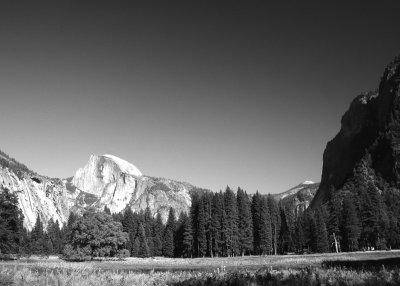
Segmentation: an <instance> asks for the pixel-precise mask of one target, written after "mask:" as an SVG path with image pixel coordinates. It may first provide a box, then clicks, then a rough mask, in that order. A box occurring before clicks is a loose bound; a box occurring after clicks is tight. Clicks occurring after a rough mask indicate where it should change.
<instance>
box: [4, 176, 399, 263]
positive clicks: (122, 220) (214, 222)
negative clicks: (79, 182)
mask: <svg viewBox="0 0 400 286" xmlns="http://www.w3.org/2000/svg"><path fill="white" fill-rule="evenodd" d="M357 178H358V177H357V176H355V178H354V180H352V181H349V182H348V183H347V184H346V185H345V186H344V188H343V189H341V190H333V191H332V193H331V197H330V199H329V200H328V203H327V204H325V205H323V206H321V207H319V208H317V209H311V208H308V209H306V210H305V211H302V210H297V209H296V208H295V202H294V201H293V200H292V201H290V200H289V201H285V202H282V201H281V202H277V201H276V200H275V199H274V197H273V196H272V195H270V194H268V195H262V194H260V193H259V192H256V193H255V194H253V195H249V194H247V193H246V191H244V190H243V189H241V188H238V189H237V191H236V192H235V191H233V190H232V189H231V188H229V187H227V188H226V189H225V191H220V192H210V191H208V192H193V193H192V195H191V196H192V205H191V208H190V210H189V212H188V213H186V212H182V213H180V214H179V215H178V214H176V213H175V211H174V209H173V208H170V209H169V214H168V219H167V221H166V223H163V220H162V217H161V215H160V214H159V213H158V214H157V215H156V216H153V215H152V213H151V210H150V209H149V208H147V209H145V210H141V211H139V212H133V211H132V209H131V208H130V207H127V208H125V209H124V210H123V211H122V212H120V213H114V214H111V213H110V210H109V209H108V208H107V207H105V209H104V211H102V212H98V211H97V212H96V211H95V210H88V211H86V212H85V213H84V214H83V215H82V216H80V215H76V214H74V213H72V212H71V214H70V216H69V218H68V221H67V223H65V224H64V226H63V227H62V228H61V227H60V225H59V223H58V222H57V221H53V220H50V221H49V222H48V223H47V228H46V230H45V229H44V227H43V222H42V221H41V219H40V217H39V216H38V218H37V220H36V224H35V226H34V228H33V229H32V231H26V230H25V229H24V228H23V216H22V213H21V211H20V210H19V208H18V201H17V197H16V195H15V194H13V193H11V192H10V191H8V190H3V191H2V192H0V251H1V252H2V253H21V254H24V253H25V254H39V255H50V254H62V255H63V256H64V257H66V258H69V259H71V260H88V259H91V258H93V257H126V256H133V257H153V256H165V257H233V256H239V255H276V254H284V253H309V252H334V251H337V252H339V251H356V250H360V249H363V250H368V249H387V248H398V247H399V246H400V245H399V244H400V229H399V222H400V208H399V204H400V195H399V192H398V190H397V189H395V188H393V187H388V186H386V188H384V191H382V192H379V191H378V190H377V189H376V188H375V187H374V186H372V185H370V186H368V185H362V184H364V183H363V181H362V180H359V179H357Z"/></svg>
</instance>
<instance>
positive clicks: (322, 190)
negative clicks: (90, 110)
mask: <svg viewBox="0 0 400 286" xmlns="http://www.w3.org/2000/svg"><path fill="white" fill-rule="evenodd" d="M399 86H400V58H397V59H395V60H394V61H393V62H392V63H391V64H390V65H389V66H388V67H387V68H386V69H385V72H384V74H383V76H382V79H381V83H380V85H379V89H378V91H376V92H369V93H365V94H361V95H359V96H357V97H356V98H355V99H354V100H353V102H352V103H351V105H350V108H349V110H348V111H347V112H346V113H345V114H344V116H343V118H342V122H341V129H340V131H339V133H338V134H337V135H336V136H335V138H334V139H333V140H331V141H330V142H328V144H327V146H326V149H325V152H324V156H323V169H322V177H321V185H320V187H319V189H318V192H317V194H316V195H315V198H314V200H313V201H312V204H311V205H312V206H313V207H314V206H317V205H320V204H322V203H324V202H326V201H327V200H328V199H329V196H330V193H331V192H332V191H333V190H337V189H340V188H342V187H343V185H344V184H345V183H346V182H347V181H348V180H350V179H351V178H352V176H353V173H354V172H353V171H354V169H355V167H356V166H357V164H360V162H361V161H362V160H364V161H365V160H367V161H368V162H369V163H368V164H369V167H370V168H371V169H372V172H373V173H374V174H375V175H376V176H379V177H380V178H381V179H383V180H384V181H386V182H387V183H389V184H394V185H396V186H399V183H400V89H399ZM366 158H368V159H366ZM365 179H366V180H367V179H368V178H365Z"/></svg>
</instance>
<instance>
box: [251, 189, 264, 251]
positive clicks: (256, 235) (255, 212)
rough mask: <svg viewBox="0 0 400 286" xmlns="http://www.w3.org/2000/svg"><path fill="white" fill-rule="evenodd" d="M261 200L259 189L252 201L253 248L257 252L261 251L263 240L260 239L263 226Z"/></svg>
mask: <svg viewBox="0 0 400 286" xmlns="http://www.w3.org/2000/svg"><path fill="white" fill-rule="evenodd" d="M261 202H262V197H261V195H260V193H259V192H258V191H257V192H256V193H255V194H254V195H253V198H252V202H251V215H252V219H253V249H254V253H255V254H260V253H261V240H260V230H261V228H262V225H261V224H262V220H261Z"/></svg>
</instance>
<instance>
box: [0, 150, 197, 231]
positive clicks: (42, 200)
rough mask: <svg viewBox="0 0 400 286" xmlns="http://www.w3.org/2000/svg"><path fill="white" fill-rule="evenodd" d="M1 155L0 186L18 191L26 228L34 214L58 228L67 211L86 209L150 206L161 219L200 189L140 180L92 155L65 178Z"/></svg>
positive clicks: (119, 162) (107, 158)
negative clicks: (53, 222)
mask: <svg viewBox="0 0 400 286" xmlns="http://www.w3.org/2000/svg"><path fill="white" fill-rule="evenodd" d="M3 154H5V153H4V152H1V153H0V155H2V156H0V188H2V189H4V188H7V189H9V190H11V191H12V192H15V193H17V196H18V201H19V205H20V208H21V210H22V212H23V214H24V218H25V219H24V225H25V227H26V228H27V229H28V230H31V229H32V228H33V226H34V224H35V221H36V218H37V216H38V215H39V216H40V218H41V221H43V222H44V224H45V226H46V224H47V221H49V220H50V219H53V220H54V221H56V220H57V221H59V223H60V225H61V226H62V225H63V224H64V223H65V222H66V221H67V219H68V216H69V213H70V212H71V211H72V212H75V213H81V212H83V211H84V210H85V209H86V208H88V207H91V208H93V207H94V208H96V209H98V210H101V209H104V206H107V207H109V208H110V209H111V211H112V212H120V211H123V209H124V208H125V207H126V206H127V205H129V207H131V209H132V210H133V211H138V210H141V209H145V208H147V207H149V208H150V210H151V212H152V214H153V215H154V216H155V215H156V214H157V213H160V214H161V216H162V218H163V220H164V221H166V219H167V216H168V211H169V208H170V207H173V208H174V209H175V211H176V213H177V215H179V214H180V213H181V212H188V210H189V208H190V205H191V200H190V194H189V193H190V192H191V191H192V190H194V189H200V188H198V187H195V186H193V185H191V184H190V183H187V182H179V181H175V180H171V179H165V178H156V177H150V176H144V175H142V173H141V172H140V171H139V169H137V168H136V167H135V166H134V165H133V164H131V163H129V162H127V161H125V160H123V159H121V158H119V157H116V156H114V155H110V154H105V155H100V156H97V155H91V156H90V157H89V161H88V163H86V165H85V166H84V167H82V168H79V169H78V170H77V171H76V173H75V175H74V176H72V177H68V178H66V179H59V178H49V177H47V176H43V175H39V174H37V173H36V172H33V171H31V170H30V169H28V168H27V167H26V166H25V165H23V164H21V163H19V162H18V161H16V160H15V159H9V158H11V157H9V156H8V155H6V154H5V155H3ZM85 168H87V169H86V172H85ZM89 169H90V170H89Z"/></svg>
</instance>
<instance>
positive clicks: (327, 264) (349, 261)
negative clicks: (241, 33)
mask: <svg viewBox="0 0 400 286" xmlns="http://www.w3.org/2000/svg"><path fill="white" fill-rule="evenodd" d="M399 265H400V251H394V250H392V251H381V252H379V251H374V252H353V253H339V254H333V253H331V254H312V255H280V256H245V257H228V258H226V257H224V258H193V259H182V258H163V257H155V258H144V259H141V258H128V259H126V260H123V261H91V262H65V261H63V260H60V259H59V258H57V257H49V258H40V257H31V258H25V259H20V260H15V261H0V286H4V285H56V286H65V285H71V286H86V285H102V286H106V285H110V286H111V285H120V286H122V285H138V286H140V285H171V286H172V285H182V286H184V285H254V286H255V285H400V272H399V268H398V266H399Z"/></svg>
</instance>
